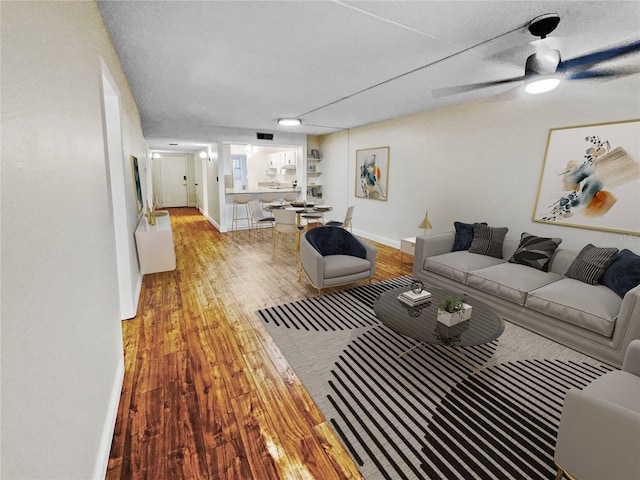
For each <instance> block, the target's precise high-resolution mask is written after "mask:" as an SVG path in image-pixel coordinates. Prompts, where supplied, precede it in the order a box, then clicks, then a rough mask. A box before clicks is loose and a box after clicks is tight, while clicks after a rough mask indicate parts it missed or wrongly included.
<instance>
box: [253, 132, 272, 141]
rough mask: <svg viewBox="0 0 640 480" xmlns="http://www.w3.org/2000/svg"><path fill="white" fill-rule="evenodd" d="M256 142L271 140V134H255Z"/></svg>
mask: <svg viewBox="0 0 640 480" xmlns="http://www.w3.org/2000/svg"><path fill="white" fill-rule="evenodd" d="M256 136H257V137H258V140H273V133H261V132H256Z"/></svg>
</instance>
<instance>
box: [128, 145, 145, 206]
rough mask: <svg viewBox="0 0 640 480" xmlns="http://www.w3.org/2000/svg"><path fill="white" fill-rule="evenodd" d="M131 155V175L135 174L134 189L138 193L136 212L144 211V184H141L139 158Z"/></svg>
mask: <svg viewBox="0 0 640 480" xmlns="http://www.w3.org/2000/svg"><path fill="white" fill-rule="evenodd" d="M129 157H131V175H132V176H133V190H134V193H135V195H136V212H137V213H140V212H141V211H142V207H143V203H142V186H141V185H140V168H139V167H138V159H137V158H136V157H134V156H133V155H129Z"/></svg>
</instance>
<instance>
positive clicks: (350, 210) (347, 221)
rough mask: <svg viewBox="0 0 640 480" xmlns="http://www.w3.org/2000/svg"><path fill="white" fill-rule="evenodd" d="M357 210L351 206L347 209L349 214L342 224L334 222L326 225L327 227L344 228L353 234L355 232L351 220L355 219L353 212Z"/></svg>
mask: <svg viewBox="0 0 640 480" xmlns="http://www.w3.org/2000/svg"><path fill="white" fill-rule="evenodd" d="M355 208H356V206H355V205H351V206H349V208H347V214H346V215H345V216H344V220H343V221H342V222H340V221H338V220H332V221H330V222H327V223H325V226H326V227H342V228H348V229H349V231H350V232H352V233H353V230H352V228H351V219H352V217H353V210H354V209H355Z"/></svg>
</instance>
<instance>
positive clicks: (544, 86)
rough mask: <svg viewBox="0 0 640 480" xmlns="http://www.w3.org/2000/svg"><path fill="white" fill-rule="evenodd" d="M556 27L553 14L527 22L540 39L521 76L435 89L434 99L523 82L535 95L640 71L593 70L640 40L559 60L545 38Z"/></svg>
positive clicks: (632, 48)
mask: <svg viewBox="0 0 640 480" xmlns="http://www.w3.org/2000/svg"><path fill="white" fill-rule="evenodd" d="M558 23H560V16H559V15H558V14H556V13H547V14H545V15H540V16H539V17H536V18H534V19H533V20H531V22H529V25H528V29H529V32H530V33H531V35H533V36H535V37H540V39H539V40H536V41H535V42H532V44H533V45H534V47H535V48H536V51H535V53H533V54H532V55H530V56H529V57H528V58H527V61H526V63H525V69H524V75H521V76H519V77H513V78H507V79H503V80H494V81H489V82H480V83H473V84H468V85H459V86H455V87H445V88H437V89H434V90H433V96H434V97H443V96H448V95H456V94H459V93H464V92H469V91H472V90H477V89H480V88H486V87H492V86H495V85H504V84H508V83H515V82H524V84H525V91H526V92H527V93H532V94H536V93H544V92H548V91H550V90H552V89H554V88H555V87H557V86H558V84H559V83H560V79H561V78H563V79H568V80H584V79H592V78H605V77H616V76H625V75H629V74H632V73H638V72H639V71H640V70H638V69H635V70H632V69H624V68H617V69H604V68H595V67H597V65H598V64H599V63H601V62H606V61H608V60H613V59H615V58H618V57H621V56H623V55H627V54H630V53H633V52H636V51H638V50H640V40H636V41H633V42H631V43H628V44H625V45H619V46H616V47H612V48H608V49H605V50H599V51H595V52H591V53H588V54H585V55H582V56H579V57H575V58H572V59H569V60H562V59H561V58H560V51H559V50H558V49H556V48H553V46H554V45H553V42H551V41H550V40H552V39H547V35H549V34H550V33H551V32H553V31H554V30H555V29H556V27H557V26H558Z"/></svg>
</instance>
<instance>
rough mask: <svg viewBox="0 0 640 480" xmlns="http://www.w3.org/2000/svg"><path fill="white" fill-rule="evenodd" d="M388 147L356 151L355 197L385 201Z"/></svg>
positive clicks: (387, 177)
mask: <svg viewBox="0 0 640 480" xmlns="http://www.w3.org/2000/svg"><path fill="white" fill-rule="evenodd" d="M388 185H389V147H377V148H366V149H363V150H356V197H359V198H369V199H371V200H382V201H387V187H388Z"/></svg>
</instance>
